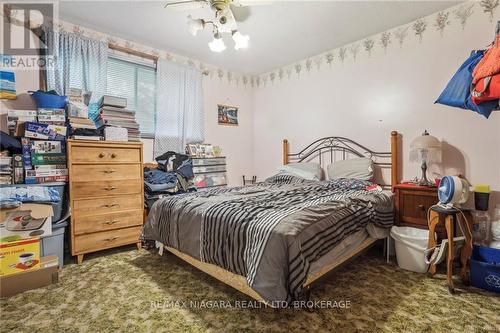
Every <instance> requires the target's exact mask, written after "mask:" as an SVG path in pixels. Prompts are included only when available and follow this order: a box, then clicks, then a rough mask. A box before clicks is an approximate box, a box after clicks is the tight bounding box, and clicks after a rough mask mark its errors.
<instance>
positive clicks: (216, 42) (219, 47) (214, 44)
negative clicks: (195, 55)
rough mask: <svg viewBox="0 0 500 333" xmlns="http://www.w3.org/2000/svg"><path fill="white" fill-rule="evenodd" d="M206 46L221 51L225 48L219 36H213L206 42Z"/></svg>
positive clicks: (214, 50) (213, 50)
mask: <svg viewBox="0 0 500 333" xmlns="http://www.w3.org/2000/svg"><path fill="white" fill-rule="evenodd" d="M208 47H209V48H210V50H211V51H212V52H222V51H224V50H225V49H226V45H225V44H224V41H223V40H222V38H221V37H220V36H219V37H217V36H214V39H213V40H212V41H211V42H210V43H208Z"/></svg>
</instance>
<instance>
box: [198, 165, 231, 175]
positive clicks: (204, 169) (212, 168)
mask: <svg viewBox="0 0 500 333" xmlns="http://www.w3.org/2000/svg"><path fill="white" fill-rule="evenodd" d="M193 172H194V173H195V174H198V173H208V172H226V166H225V165H205V166H194V167H193Z"/></svg>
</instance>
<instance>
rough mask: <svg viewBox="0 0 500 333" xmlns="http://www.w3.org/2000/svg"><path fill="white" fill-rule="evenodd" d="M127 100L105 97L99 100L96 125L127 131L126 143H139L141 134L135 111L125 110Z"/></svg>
mask: <svg viewBox="0 0 500 333" xmlns="http://www.w3.org/2000/svg"><path fill="white" fill-rule="evenodd" d="M126 107H127V99H126V98H121V97H115V96H109V95H105V96H103V97H102V98H101V99H100V100H99V117H98V119H97V120H96V122H97V124H98V125H105V126H113V127H123V128H126V129H127V132H128V141H139V140H140V136H141V132H140V130H139V124H138V123H137V121H136V120H135V111H132V110H128V109H126Z"/></svg>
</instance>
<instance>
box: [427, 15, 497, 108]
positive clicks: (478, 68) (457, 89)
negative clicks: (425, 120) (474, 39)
mask: <svg viewBox="0 0 500 333" xmlns="http://www.w3.org/2000/svg"><path fill="white" fill-rule="evenodd" d="M499 100H500V21H499V22H498V27H497V32H496V36H495V41H494V42H493V43H492V45H491V46H490V47H489V48H488V49H487V50H479V51H472V53H471V55H470V56H469V58H468V59H467V60H466V61H465V62H464V63H463V64H462V66H460V68H459V69H458V71H457V72H456V73H455V75H454V76H453V77H452V78H451V80H450V82H449V83H448V85H447V86H446V88H445V89H444V91H443V92H442V93H441V95H440V96H439V98H438V99H437V101H436V103H440V104H444V105H449V106H454V107H459V108H462V109H468V110H472V111H474V112H477V113H479V114H481V115H483V116H484V117H486V118H488V117H489V116H490V114H491V112H492V111H493V110H498V109H499Z"/></svg>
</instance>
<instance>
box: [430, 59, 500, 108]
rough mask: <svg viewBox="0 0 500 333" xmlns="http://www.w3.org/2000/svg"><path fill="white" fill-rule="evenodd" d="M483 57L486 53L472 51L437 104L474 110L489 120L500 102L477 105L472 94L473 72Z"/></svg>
mask: <svg viewBox="0 0 500 333" xmlns="http://www.w3.org/2000/svg"><path fill="white" fill-rule="evenodd" d="M483 55H484V51H472V53H471V55H470V57H469V58H468V59H467V60H465V62H464V63H463V64H462V66H460V68H459V69H458V70H457V72H456V73H455V75H453V77H452V78H451V80H450V82H448V84H447V85H446V88H444V90H443V92H442V93H441V95H440V96H439V97H438V99H437V100H436V102H435V103H439V104H443V105H449V106H454V107H458V108H462V109H468V110H472V111H474V112H477V113H479V114H482V115H483V116H485V117H486V118H488V117H489V116H490V113H491V111H493V110H494V109H495V108H497V107H498V100H494V101H488V102H484V103H481V104H479V105H476V104H474V103H473V102H472V99H471V94H470V85H471V83H472V71H473V70H474V67H476V65H477V64H478V63H479V61H480V60H481V59H482V58H483Z"/></svg>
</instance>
